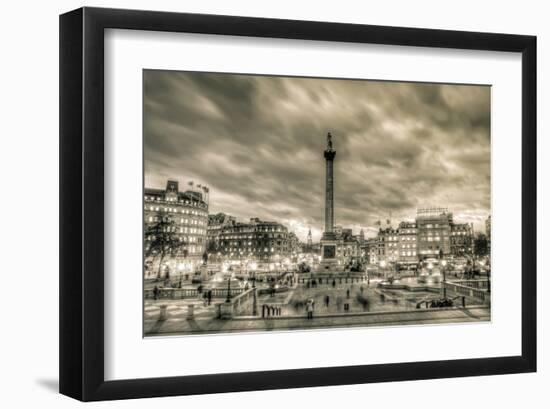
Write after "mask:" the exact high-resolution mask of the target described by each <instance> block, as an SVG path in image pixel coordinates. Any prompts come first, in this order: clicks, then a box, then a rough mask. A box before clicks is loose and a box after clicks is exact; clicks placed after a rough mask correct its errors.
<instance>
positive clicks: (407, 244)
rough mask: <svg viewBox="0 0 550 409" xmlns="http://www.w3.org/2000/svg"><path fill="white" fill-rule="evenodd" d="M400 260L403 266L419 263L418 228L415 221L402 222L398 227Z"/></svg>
mask: <svg viewBox="0 0 550 409" xmlns="http://www.w3.org/2000/svg"><path fill="white" fill-rule="evenodd" d="M397 237H398V245H397V247H398V251H399V257H398V262H399V264H400V265H402V266H406V265H414V264H417V263H418V255H417V252H418V249H417V243H416V242H417V240H416V238H417V229H416V223H415V222H401V223H399V228H398V233H397Z"/></svg>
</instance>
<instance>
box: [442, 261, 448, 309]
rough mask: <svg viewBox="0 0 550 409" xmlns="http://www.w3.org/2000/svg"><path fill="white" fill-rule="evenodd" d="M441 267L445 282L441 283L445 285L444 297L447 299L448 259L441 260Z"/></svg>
mask: <svg viewBox="0 0 550 409" xmlns="http://www.w3.org/2000/svg"><path fill="white" fill-rule="evenodd" d="M441 267H442V268H441V270H442V272H443V282H442V284H441V285H442V286H443V298H444V299H447V287H446V286H445V284H446V282H447V274H446V273H447V260H441Z"/></svg>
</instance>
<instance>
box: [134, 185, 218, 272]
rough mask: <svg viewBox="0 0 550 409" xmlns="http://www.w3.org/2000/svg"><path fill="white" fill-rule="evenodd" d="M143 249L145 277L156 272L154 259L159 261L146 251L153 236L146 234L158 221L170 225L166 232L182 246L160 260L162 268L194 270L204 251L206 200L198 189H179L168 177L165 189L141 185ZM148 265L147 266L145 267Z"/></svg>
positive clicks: (178, 270) (157, 257) (206, 217)
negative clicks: (143, 194) (142, 186)
mask: <svg viewBox="0 0 550 409" xmlns="http://www.w3.org/2000/svg"><path fill="white" fill-rule="evenodd" d="M143 214H144V224H145V229H144V231H145V237H144V250H145V254H146V259H145V260H144V262H145V266H146V268H145V276H146V278H148V277H153V276H155V275H156V274H157V269H156V268H154V267H153V266H154V263H155V262H160V260H159V259H160V256H158V254H149V256H147V255H148V253H149V251H148V250H149V246H150V243H151V241H152V240H154V237H153V236H152V235H151V234H150V233H148V232H150V231H151V230H152V228H154V226H155V224H158V223H159V222H161V221H162V220H163V221H165V222H168V223H169V225H170V227H169V228H170V229H171V231H170V232H167V233H172V234H173V235H174V236H175V237H177V238H178V239H179V240H180V241H181V242H183V245H181V246H178V248H177V251H175V252H171V254H170V255H169V256H168V257H165V258H164V259H163V260H162V263H163V267H164V268H168V269H169V270H170V274H171V275H173V274H177V273H181V272H183V271H185V272H186V273H189V272H192V271H194V269H195V268H196V267H197V266H198V265H199V264H201V262H202V256H203V254H204V252H205V250H206V229H207V223H208V203H207V202H206V201H205V200H204V198H203V193H202V192H201V191H194V190H187V191H184V192H180V191H179V186H178V182H177V181H174V180H168V182H167V183H166V189H152V188H147V187H146V188H145V197H144V208H143ZM149 267H150V268H149Z"/></svg>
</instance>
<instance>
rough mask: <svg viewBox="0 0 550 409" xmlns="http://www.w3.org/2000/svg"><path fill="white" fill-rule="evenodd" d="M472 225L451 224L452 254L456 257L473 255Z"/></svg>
mask: <svg viewBox="0 0 550 409" xmlns="http://www.w3.org/2000/svg"><path fill="white" fill-rule="evenodd" d="M473 245H474V243H473V234H472V225H470V224H468V223H452V224H451V254H452V255H453V256H456V257H463V256H467V255H471V254H472V252H473V249H474V248H473Z"/></svg>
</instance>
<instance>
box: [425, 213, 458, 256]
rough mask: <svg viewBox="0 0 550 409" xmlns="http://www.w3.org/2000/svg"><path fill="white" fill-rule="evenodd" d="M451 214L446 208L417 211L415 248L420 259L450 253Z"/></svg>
mask: <svg viewBox="0 0 550 409" xmlns="http://www.w3.org/2000/svg"><path fill="white" fill-rule="evenodd" d="M452 223H453V214H452V213H449V212H448V210H447V209H446V208H428V209H418V211H417V214H416V226H417V230H418V238H417V248H418V250H417V251H418V255H419V258H420V259H425V258H432V257H436V258H437V257H439V255H440V254H443V255H447V254H450V253H451V240H450V237H451V224H452Z"/></svg>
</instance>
